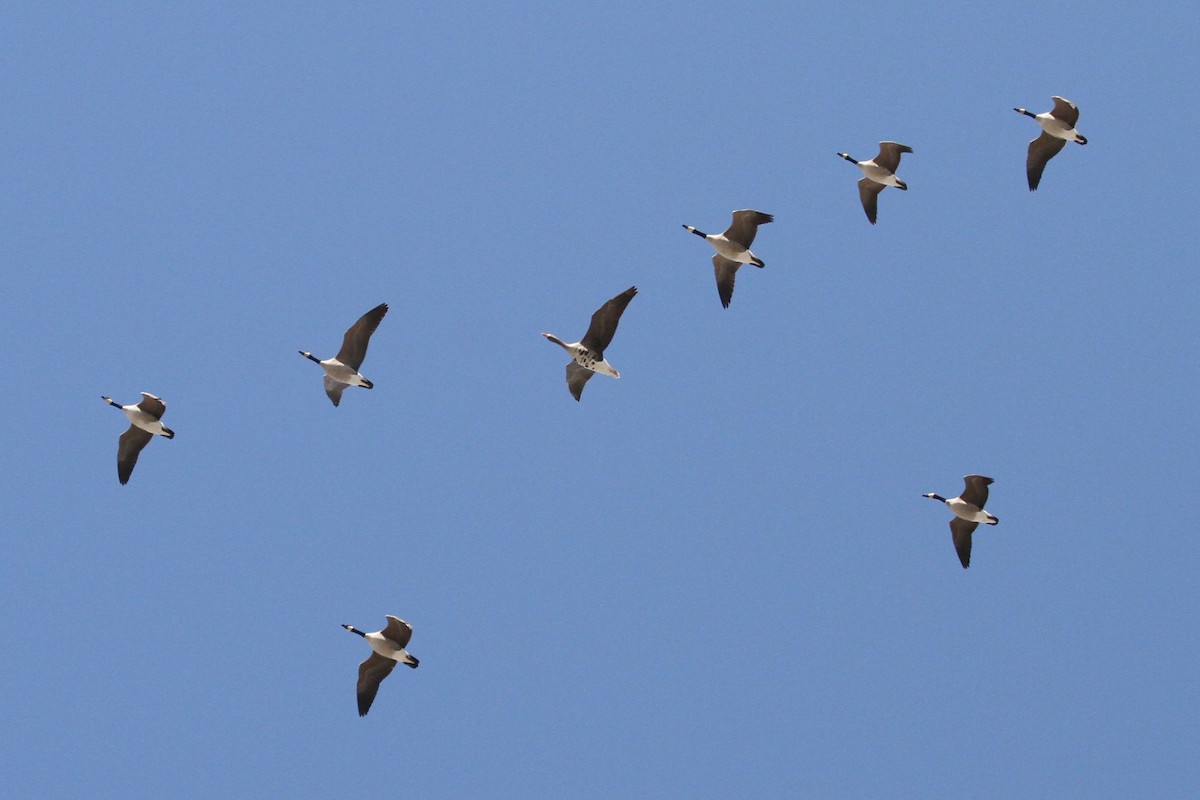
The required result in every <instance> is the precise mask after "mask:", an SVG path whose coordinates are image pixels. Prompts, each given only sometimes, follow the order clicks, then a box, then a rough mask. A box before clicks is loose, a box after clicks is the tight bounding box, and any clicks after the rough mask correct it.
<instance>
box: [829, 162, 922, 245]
mask: <svg viewBox="0 0 1200 800" xmlns="http://www.w3.org/2000/svg"><path fill="white" fill-rule="evenodd" d="M912 151H913V150H912V148H911V147H909V146H908V145H906V144H899V143H898V142H880V143H879V155H877V156H875V157H874V158H873V159H871V160H870V161H855V160H854V159H853V158H851V157H850V154H849V153H838V155H839V156H841V157H842V158H844V159H846V160H847V161H849V162H850V163H851V164H856V165H857V166H858V168H859V169H861V170H862V171H863V175H866V176H867V177H865V178H863V179H861V180H860V181H859V182H858V196H859V199H861V200H862V207H863V211H865V212H867V219H869V220H870V221H871V224H872V225H874V224H875V213H876V209H877V208H878V206H879V193H880V192H882V191H883V190H884V189H886V188H887V187H889V186H895V187H896V188H897V189H900V190H901V191H905V192H907V191H908V184H907V183H905V182H904V181H902V180H900V179H899V178H897V177H896V168H897V167H899V166H900V154H901V153H911V152H912Z"/></svg>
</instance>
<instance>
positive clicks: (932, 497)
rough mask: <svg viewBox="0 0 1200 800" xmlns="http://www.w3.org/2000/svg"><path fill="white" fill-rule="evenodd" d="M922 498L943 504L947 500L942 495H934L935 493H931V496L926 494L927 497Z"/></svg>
mask: <svg viewBox="0 0 1200 800" xmlns="http://www.w3.org/2000/svg"><path fill="white" fill-rule="evenodd" d="M922 497H928V498H930V499H932V500H941V501H942V502H943V503H944V502H946V498H944V497H942V496H941V495H940V494H934V493H933V492H930V493H929V494H926V495H922Z"/></svg>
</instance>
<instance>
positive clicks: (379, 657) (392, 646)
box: [342, 614, 421, 717]
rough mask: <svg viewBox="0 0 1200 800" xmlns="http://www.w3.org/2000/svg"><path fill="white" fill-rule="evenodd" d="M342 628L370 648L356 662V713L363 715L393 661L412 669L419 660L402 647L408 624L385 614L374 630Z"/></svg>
mask: <svg viewBox="0 0 1200 800" xmlns="http://www.w3.org/2000/svg"><path fill="white" fill-rule="evenodd" d="M342 627H343V628H345V629H346V630H348V631H350V632H351V633H357V634H358V635H359V636H361V637H363V638H364V639H366V640H367V644H369V645H370V646H371V650H373V651H374V652H372V653H371V655H369V656H367V660H366V661H364V662H362V663H361V664H359V665H358V715H359V716H360V717H365V716H366V715H367V712H368V711H370V710H371V703H373V702H375V695H376V694H377V693H378V692H379V684H381V683H382V682H383V679H384V678H386V677H387V676H388V675H390V674H391V672H392V669H393V668H394V667H395V666H396V664H397V663H400V664H403V665H404V666H406V667H412V668H413V669H416V668H417V666H418V665H419V664H420V663H421V662H420V661H417V659H416V656H414V655H412V654H411V653H409V652H408V651H407V650H405V649H404V648H405V646H406V645H407V644H408V640H409V639H410V638H412V625H409V624H408V623H407V622H405V621H404V620H402V619H400V618H398V617H393V616H392V615H391V614H388V615H387V627H386V628H384V629H383V630H381V631H375V632H374V633H363V632H362V631H360V630H359V629H358V628H356V627H354V626H353V625H342Z"/></svg>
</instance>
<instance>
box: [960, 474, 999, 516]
mask: <svg viewBox="0 0 1200 800" xmlns="http://www.w3.org/2000/svg"><path fill="white" fill-rule="evenodd" d="M991 483H995V481H993V480H992V479H991V478H988V477H985V476H983V475H965V476H963V493H962V494H960V495H959V499H961V500H964V501H966V502H968V503H970V504H971V505H973V506H975V507H976V508H978V509H979V510H980V511H982V510H983V504H984V503H986V502H987V498H988V484H991Z"/></svg>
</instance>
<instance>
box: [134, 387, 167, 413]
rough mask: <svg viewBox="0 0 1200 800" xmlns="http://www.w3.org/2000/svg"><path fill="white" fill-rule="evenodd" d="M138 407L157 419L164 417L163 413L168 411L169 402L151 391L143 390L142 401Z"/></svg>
mask: <svg viewBox="0 0 1200 800" xmlns="http://www.w3.org/2000/svg"><path fill="white" fill-rule="evenodd" d="M138 408H140V409H141V410H142V411H145V412H146V413H147V414H149V415H151V416H152V417H154V418H155V419H162V415H163V414H165V413H166V412H167V404H166V403H164V402H163V400H162V398H161V397H155V396H154V395H152V394H150V393H149V392H142V402H140V403H138Z"/></svg>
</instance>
